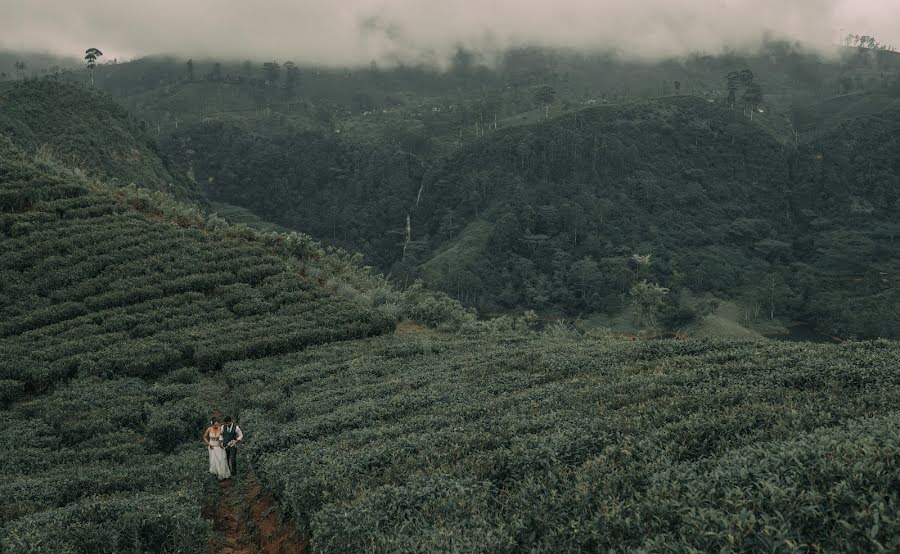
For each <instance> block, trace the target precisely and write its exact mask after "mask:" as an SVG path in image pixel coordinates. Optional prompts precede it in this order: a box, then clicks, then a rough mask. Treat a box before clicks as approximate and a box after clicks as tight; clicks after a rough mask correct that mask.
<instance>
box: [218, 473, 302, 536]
mask: <svg viewBox="0 0 900 554" xmlns="http://www.w3.org/2000/svg"><path fill="white" fill-rule="evenodd" d="M213 516H214V521H213V531H214V534H215V538H214V539H213V540H211V541H210V545H209V550H210V552H217V553H221V554H293V553H304V552H306V551H307V547H308V544H309V541H308V540H306V539H305V538H304V537H302V536H301V535H300V533H299V532H298V531H297V528H296V527H295V526H294V525H293V524H292V523H291V522H290V520H288V519H287V518H285V517H283V515H282V513H281V511H280V510H279V508H278V504H277V503H276V502H275V499H274V498H273V497H272V496H271V495H268V494H266V493H265V492H264V491H263V489H262V486H261V485H260V484H259V481H257V479H256V477H255V476H254V475H253V474H252V473H251V474H249V475H243V476H240V477H239V478H238V479H228V480H225V481H222V482H221V483H219V496H218V499H217V502H216V506H215V510H214V514H213Z"/></svg>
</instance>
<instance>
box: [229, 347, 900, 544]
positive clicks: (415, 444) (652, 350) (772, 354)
mask: <svg viewBox="0 0 900 554" xmlns="http://www.w3.org/2000/svg"><path fill="white" fill-rule="evenodd" d="M348 360H352V362H348ZM898 363H900V350H898V348H897V345H896V344H895V343H891V342H887V341H880V342H874V343H859V344H849V345H846V346H822V345H801V344H786V343H776V342H723V341H708V342H707V341H687V342H684V341H651V342H637V343H634V342H622V341H612V342H601V343H598V342H594V341H592V340H589V339H586V338H582V339H569V338H549V337H546V338H540V339H524V338H516V337H515V336H512V335H507V336H502V335H500V336H496V335H491V336H490V337H488V338H473V339H469V340H463V339H460V338H441V337H433V336H432V337H423V336H411V337H405V338H383V339H375V340H372V341H368V342H365V343H346V344H342V345H332V346H328V347H318V348H315V349H311V350H307V351H305V352H303V353H301V354H298V355H291V356H288V357H284V358H277V359H268V360H262V361H259V362H240V363H233V364H229V365H228V366H227V367H226V372H227V375H228V380H229V381H230V382H231V383H232V384H233V386H235V387H236V389H237V391H238V394H239V395H240V396H241V397H242V398H245V399H246V400H247V402H248V406H247V408H250V409H251V410H250V411H249V412H248V413H252V414H253V416H252V417H253V419H254V424H255V426H256V427H257V428H258V429H259V432H258V434H257V435H256V436H255V440H254V442H253V443H252V446H251V448H252V454H253V457H254V460H255V463H256V466H257V467H258V469H259V471H260V474H261V475H262V476H263V478H264V479H265V480H266V482H268V483H270V484H271V485H272V486H273V487H275V490H276V491H279V496H281V498H282V499H283V501H284V502H285V504H286V505H287V506H289V507H290V508H291V510H292V512H293V513H294V515H295V516H296V517H297V520H298V521H299V522H300V524H301V525H304V526H306V527H307V529H308V530H309V531H310V532H311V534H312V537H313V540H312V542H313V547H314V549H315V550H316V551H321V552H344V551H366V552H374V551H447V550H450V551H472V550H481V549H484V550H489V551H517V550H526V549H527V550H532V551H540V552H562V551H585V550H587V551H605V550H609V549H619V550H620V549H623V548H624V549H626V550H629V549H647V550H651V551H660V550H662V551H687V550H691V549H697V550H700V551H711V550H712V551H720V550H731V549H737V550H744V551H768V550H771V549H772V548H776V549H777V548H785V549H789V550H790V549H792V548H799V549H812V550H815V549H816V548H818V549H821V550H824V551H830V550H840V551H856V552H865V551H869V550H873V549H878V548H879V547H881V548H883V549H884V550H885V551H892V550H895V549H896V548H898V547H900V543H898V542H897V540H898V536H900V535H898V533H900V528H898V527H897V526H898V522H897V521H896V517H895V514H896V511H897V508H898V502H900V498H898V496H897V491H900V486H898V485H900V481H898V475H900V471H898V469H900V468H898V467H897V460H898V459H900V458H898V456H897V454H898V451H897V444H898V439H900V435H898V433H900V420H898V419H897V411H896V407H897V405H898V401H900V396H898V390H900V388H898V385H900V374H898V372H897V367H898ZM276 390H277V391H279V394H278V398H277V400H274V401H273V399H270V398H269V396H268V395H269V394H271V392H272V391H276ZM284 429H291V440H287V441H286V440H285V437H284ZM791 545H794V546H791ZM813 545H816V546H813Z"/></svg>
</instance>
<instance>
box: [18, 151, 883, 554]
mask: <svg viewBox="0 0 900 554" xmlns="http://www.w3.org/2000/svg"><path fill="white" fill-rule="evenodd" d="M398 319H412V320H415V321H418V322H419V324H413V323H405V324H404V325H403V326H402V327H398V328H402V329H403V330H404V331H405V332H406V333H405V334H397V333H395V332H394V330H395V327H396V325H395V324H396V322H397V320H398ZM508 323H509V320H508V319H506V320H499V321H495V322H478V321H475V320H474V318H473V317H472V315H471V314H467V313H465V312H464V311H463V310H462V309H461V308H460V307H459V304H457V303H455V302H452V301H450V300H449V299H447V298H446V297H442V296H440V295H430V294H427V293H425V292H423V291H421V289H417V288H414V289H413V290H412V291H408V292H404V293H398V292H396V291H394V290H391V289H390V288H389V287H387V286H385V284H384V280H383V279H382V278H380V277H378V276H375V275H373V274H371V273H370V272H368V271H366V270H365V269H361V268H359V267H357V266H356V265H355V264H354V263H353V262H352V260H350V259H349V258H348V257H347V256H346V255H345V254H342V253H340V252H326V251H323V250H322V249H321V248H320V247H319V246H318V245H316V244H315V243H314V242H312V241H311V240H309V239H308V238H306V237H304V236H301V235H280V234H271V233H270V234H263V233H260V232H258V231H254V230H252V229H249V228H247V227H243V226H233V225H228V224H226V223H224V222H223V221H222V220H220V219H218V218H216V217H215V216H205V215H203V214H200V213H198V212H197V211H195V210H193V209H189V208H186V207H184V206H181V205H179V204H176V203H174V202H172V201H171V200H170V199H169V198H168V197H166V196H164V195H162V194H159V193H149V192H147V191H143V190H139V189H134V188H127V189H115V188H111V187H108V186H106V185H103V184H101V183H97V182H95V181H91V180H87V179H85V178H83V177H80V176H78V175H75V174H71V173H68V172H66V171H63V170H61V169H59V168H58V167H56V166H55V165H54V164H53V163H52V162H50V161H47V160H46V159H45V160H44V161H42V162H33V161H32V160H31V159H30V158H29V157H28V156H25V155H23V154H22V153H21V151H19V150H18V149H17V148H16V147H15V146H13V145H12V144H11V143H9V142H5V141H3V140H2V139H0V426H2V427H0V429H2V430H3V433H4V437H5V438H6V442H7V445H6V446H5V447H4V448H2V449H0V468H2V472H3V478H2V479H0V498H2V503H0V550H2V551H4V552H13V553H18V552H53V553H60V552H201V551H206V550H211V549H212V550H218V547H219V544H220V543H219V542H217V540H216V537H215V534H214V532H213V531H212V526H211V523H210V521H209V519H208V514H209V507H210V504H211V503H213V502H215V498H216V496H217V494H218V488H217V487H216V484H215V481H214V479H212V478H211V476H209V475H208V474H206V452H205V450H204V449H203V448H202V445H201V444H200V443H199V437H200V435H201V434H202V431H203V428H204V426H205V423H206V421H207V418H208V416H209V414H210V413H211V412H212V411H213V410H214V409H216V408H222V409H223V410H225V411H239V412H240V415H241V421H242V424H243V425H244V427H245V431H246V432H247V438H248V440H247V443H246V445H245V450H244V452H243V454H242V456H243V458H242V460H243V461H242V463H243V464H245V467H247V466H248V465H249V467H250V468H251V469H253V470H254V472H255V473H256V474H257V476H258V477H259V480H260V481H261V483H262V484H263V485H264V486H265V487H266V488H267V489H268V490H269V491H271V492H272V493H273V494H274V495H275V496H276V498H278V499H279V501H280V502H281V504H282V507H283V508H284V510H285V511H286V512H287V513H288V514H289V515H290V516H291V519H292V520H293V522H292V524H294V525H296V526H297V527H299V529H300V531H301V532H302V533H304V534H306V535H308V536H309V538H310V545H311V549H312V550H313V551H315V552H348V551H354V552H355V551H363V552H392V551H421V552H426V551H442V550H446V551H460V552H471V551H491V552H498V551H499V552H504V551H508V552H512V551H542V552H559V551H571V550H586V551H605V550H613V549H614V550H617V551H621V550H646V551H656V552H665V551H673V552H675V551H677V552H681V551H686V550H689V549H698V550H704V551H721V550H726V551H727V550H748V551H761V552H762V551H766V552H768V551H792V550H793V551H811V552H815V551H857V552H872V551H879V550H884V551H896V550H897V549H898V548H900V519H898V509H897V508H898V491H900V468H898V467H897V463H898V462H897V460H898V459H900V456H898V455H900V448H898V444H900V412H898V408H897V407H898V406H900V374H898V366H900V363H898V362H900V345H898V344H897V343H896V342H891V341H875V342H860V343H847V344H844V345H840V346H829V345H800V344H785V343H774V342H712V341H684V342H682V341H646V342H628V341H622V340H618V339H610V338H603V337H594V336H570V335H569V334H567V333H564V332H559V331H554V332H548V333H545V334H538V333H533V332H527V331H521V330H520V331H517V332H513V330H512V329H513V328H514V327H515V326H513V325H508ZM423 324H427V325H428V326H426V325H423ZM410 330H412V332H410Z"/></svg>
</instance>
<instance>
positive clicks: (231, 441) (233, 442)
mask: <svg viewBox="0 0 900 554" xmlns="http://www.w3.org/2000/svg"><path fill="white" fill-rule="evenodd" d="M236 444H237V441H236V440H234V439H231V440H230V441H228V444H226V445H225V447H226V448H231V447H233V446H234V445H236Z"/></svg>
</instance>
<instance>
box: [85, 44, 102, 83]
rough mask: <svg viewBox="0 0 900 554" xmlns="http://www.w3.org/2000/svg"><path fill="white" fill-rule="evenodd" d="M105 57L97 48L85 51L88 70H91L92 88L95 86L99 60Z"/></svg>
mask: <svg viewBox="0 0 900 554" xmlns="http://www.w3.org/2000/svg"><path fill="white" fill-rule="evenodd" d="M102 55H103V52H101V51H100V50H98V49H96V48H88V49H87V50H85V51H84V59H85V61H86V62H87V67H88V69H90V70H91V86H93V85H94V68H95V67H97V58H99V57H100V56H102Z"/></svg>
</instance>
